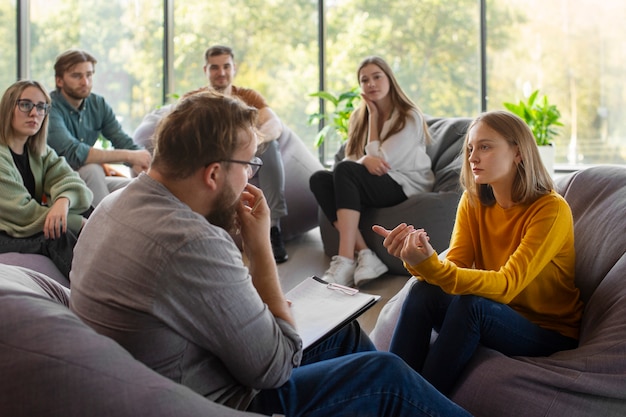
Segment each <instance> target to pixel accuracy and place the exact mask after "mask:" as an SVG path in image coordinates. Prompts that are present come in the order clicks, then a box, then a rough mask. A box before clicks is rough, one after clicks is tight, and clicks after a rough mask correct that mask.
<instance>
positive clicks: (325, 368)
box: [248, 322, 470, 417]
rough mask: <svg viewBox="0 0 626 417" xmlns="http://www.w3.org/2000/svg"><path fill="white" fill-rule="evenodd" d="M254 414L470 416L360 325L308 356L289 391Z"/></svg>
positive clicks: (267, 395) (265, 400) (262, 398)
mask: <svg viewBox="0 0 626 417" xmlns="http://www.w3.org/2000/svg"><path fill="white" fill-rule="evenodd" d="M248 411H254V412H257V413H261V414H267V415H271V414H273V413H276V414H284V415H286V416H288V417H296V416H307V417H316V416H319V417H327V416H333V417H344V416H345V417H347V416H358V417H368V416H372V417H374V416H375V417H381V416H390V417H391V416H393V417H399V416H469V415H470V414H469V413H467V412H466V411H465V410H463V409H462V408H460V407H459V406H458V405H456V404H454V403H453V402H452V401H450V400H448V399H447V398H446V397H445V396H444V395H443V394H441V393H439V392H438V391H437V390H436V389H434V388H433V387H432V385H430V384H429V383H428V382H426V381H425V380H424V378H422V377H421V376H420V375H419V374H417V373H416V372H414V371H413V370H412V369H410V368H409V367H408V366H407V365H406V364H405V363H404V361H402V359H400V358H399V357H397V356H396V355H393V354H391V353H387V352H377V351H376V350H375V348H374V346H373V344H372V342H371V341H370V340H369V338H368V337H367V336H366V335H365V334H364V333H363V332H362V331H361V329H360V327H359V326H358V324H357V323H356V322H354V323H353V324H351V325H349V326H347V327H345V328H344V329H343V330H341V331H339V332H337V333H336V334H335V335H334V336H333V337H331V338H329V339H328V340H326V341H325V342H324V343H322V344H321V345H319V346H317V347H315V348H314V349H312V350H311V351H307V352H305V354H304V358H303V363H302V365H301V366H300V367H298V368H295V369H294V370H293V373H292V376H291V379H290V380H289V382H287V383H286V384H284V385H283V386H281V387H279V388H276V389H271V390H263V391H261V392H260V393H259V394H258V395H257V396H256V398H255V399H254V401H253V403H252V404H251V406H250V407H249V408H248Z"/></svg>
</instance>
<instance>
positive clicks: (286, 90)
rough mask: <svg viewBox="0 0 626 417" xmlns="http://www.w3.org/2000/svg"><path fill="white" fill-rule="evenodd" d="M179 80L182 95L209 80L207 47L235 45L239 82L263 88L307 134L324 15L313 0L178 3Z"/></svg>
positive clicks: (296, 128) (271, 103)
mask: <svg viewBox="0 0 626 417" xmlns="http://www.w3.org/2000/svg"><path fill="white" fill-rule="evenodd" d="M174 4H175V8H174V22H175V28H174V55H175V59H174V80H175V81H174V83H175V87H174V89H175V93H176V94H177V95H180V94H181V93H184V92H186V91H189V90H193V89H196V88H198V87H201V86H204V85H206V84H207V80H206V77H205V75H204V72H203V66H204V52H205V50H206V49H207V48H208V47H209V46H212V45H214V44H220V45H227V46H230V47H231V48H232V49H233V52H234V54H235V64H236V67H237V73H236V76H235V79H234V84H235V85H237V86H242V87H248V88H254V89H255V90H257V91H259V92H260V93H261V94H262V95H263V96H264V97H265V99H266V101H267V102H268V104H269V106H270V107H271V108H272V109H273V110H274V111H275V112H276V114H278V116H279V117H280V118H281V119H282V120H283V121H284V122H285V123H286V124H287V125H288V126H289V127H290V128H291V129H293V130H294V131H295V132H297V133H299V135H300V136H301V137H302V139H303V140H306V141H307V142H308V143H312V140H313V137H314V136H315V133H316V131H317V129H316V127H312V126H309V125H308V124H307V116H306V106H307V95H308V94H309V93H311V92H313V91H316V90H317V86H318V83H319V81H318V71H317V68H318V61H317V56H318V43H317V27H318V15H317V5H316V2H314V1H310V0H276V1H271V2H270V1H264V0H232V1H230V2H227V3H219V4H218V3H216V2H212V1H207V0H185V1H177V2H175V3H174Z"/></svg>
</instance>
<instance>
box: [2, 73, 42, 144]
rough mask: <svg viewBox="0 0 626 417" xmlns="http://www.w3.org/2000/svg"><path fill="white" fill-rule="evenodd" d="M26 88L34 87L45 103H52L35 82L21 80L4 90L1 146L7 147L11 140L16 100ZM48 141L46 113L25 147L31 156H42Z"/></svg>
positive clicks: (40, 86)
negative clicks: (39, 92)
mask: <svg viewBox="0 0 626 417" xmlns="http://www.w3.org/2000/svg"><path fill="white" fill-rule="evenodd" d="M28 87H35V88H37V89H39V91H41V93H42V94H43V96H44V97H45V100H46V103H47V104H48V105H50V104H51V103H52V99H51V98H50V95H49V94H48V92H47V91H46V89H45V88H44V87H43V86H42V85H41V84H40V83H39V82H37V81H33V80H21V81H17V82H15V83H13V84H12V85H11V86H10V87H9V88H7V89H6V91H5V92H4V95H3V96H2V100H0V114H1V115H3V116H2V117H4V120H3V123H2V127H1V128H0V143H1V144H3V145H6V146H8V145H9V139H10V138H12V137H13V136H14V134H15V131H14V129H13V117H14V114H15V107H16V105H17V100H19V99H20V96H21V95H22V93H23V92H24V90H26V89H27V88H28ZM47 139H48V113H46V115H45V116H44V117H43V121H42V122H41V126H40V127H39V130H38V131H37V133H35V134H34V135H32V136H29V137H28V139H27V140H26V146H27V147H28V150H29V151H30V152H31V154H33V155H36V156H41V155H43V153H44V151H45V150H46V141H47Z"/></svg>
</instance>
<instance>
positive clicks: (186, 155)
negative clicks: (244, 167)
mask: <svg viewBox="0 0 626 417" xmlns="http://www.w3.org/2000/svg"><path fill="white" fill-rule="evenodd" d="M256 118H257V110H256V109H255V108H254V107H250V106H248V105H246V104H245V103H244V102H243V101H241V100H240V99H238V98H235V97H229V96H225V95H223V94H221V93H218V92H215V91H212V90H207V91H204V90H199V92H191V93H189V94H188V95H186V96H185V97H184V98H183V99H181V101H180V102H178V104H176V106H175V107H174V109H173V110H172V111H171V112H170V113H168V114H167V115H166V116H165V117H164V118H163V120H161V122H159V124H158V126H157V130H156V133H155V139H154V143H155V147H154V157H153V160H152V167H153V168H155V169H156V170H157V171H159V172H160V173H161V174H163V175H167V176H168V177H169V178H171V179H185V178H188V177H190V176H191V175H193V174H194V173H195V172H196V171H197V170H198V169H200V168H202V167H203V166H207V165H209V164H211V163H213V162H220V161H225V160H227V159H230V158H231V157H232V155H233V153H234V152H235V151H236V150H237V149H239V148H240V147H241V143H240V140H239V133H240V132H241V131H242V130H250V131H255V130H254V129H255V125H256ZM255 138H256V137H255V136H253V135H250V140H253V139H255Z"/></svg>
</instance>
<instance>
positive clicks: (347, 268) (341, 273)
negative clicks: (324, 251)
mask: <svg viewBox="0 0 626 417" xmlns="http://www.w3.org/2000/svg"><path fill="white" fill-rule="evenodd" d="M355 268H356V265H355V262H354V261H353V260H352V259H348V258H346V257H344V256H339V255H335V256H333V258H332V260H331V261H330V267H329V268H328V269H327V270H326V272H325V273H324V276H323V277H322V279H323V280H324V281H327V282H334V283H335V284H341V285H346V286H351V285H352V284H353V282H354V269H355Z"/></svg>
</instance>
